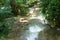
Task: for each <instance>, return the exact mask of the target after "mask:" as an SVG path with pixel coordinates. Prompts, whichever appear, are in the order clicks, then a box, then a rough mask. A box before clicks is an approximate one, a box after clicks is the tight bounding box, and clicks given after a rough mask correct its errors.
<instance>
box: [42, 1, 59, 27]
mask: <svg viewBox="0 0 60 40" xmlns="http://www.w3.org/2000/svg"><path fill="white" fill-rule="evenodd" d="M41 8H42V13H43V14H44V15H45V16H46V19H47V20H48V21H49V23H50V25H52V26H54V27H55V26H58V27H59V26H60V0H42V1H41Z"/></svg>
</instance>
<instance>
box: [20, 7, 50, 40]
mask: <svg viewBox="0 0 60 40" xmlns="http://www.w3.org/2000/svg"><path fill="white" fill-rule="evenodd" d="M29 9H30V13H31V14H32V13H33V11H35V10H34V8H29ZM43 20H44V17H43V16H42V15H41V13H40V12H39V13H37V15H36V16H35V17H34V18H33V19H31V21H30V23H29V25H28V28H27V29H28V30H24V31H23V33H22V34H21V36H20V40H38V35H39V33H40V32H41V31H43V30H44V29H49V27H48V26H46V25H44V24H43Z"/></svg>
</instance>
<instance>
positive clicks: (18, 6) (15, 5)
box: [0, 0, 60, 37]
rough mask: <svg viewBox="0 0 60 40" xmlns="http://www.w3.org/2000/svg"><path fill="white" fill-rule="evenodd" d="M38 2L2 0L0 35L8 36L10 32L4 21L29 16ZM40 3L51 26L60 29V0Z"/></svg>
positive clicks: (43, 0)
mask: <svg viewBox="0 0 60 40" xmlns="http://www.w3.org/2000/svg"><path fill="white" fill-rule="evenodd" d="M37 2H38V1H37V0H0V24H2V25H0V35H1V36H2V35H3V34H5V35H7V34H8V33H9V31H10V29H9V27H8V26H6V22H4V19H6V18H9V17H13V16H17V15H20V16H27V14H28V12H29V8H30V7H33V6H34V5H35V4H36V3H37ZM40 2H41V3H40ZM40 2H39V3H40V8H41V9H42V10H41V11H42V13H43V14H44V16H45V17H46V19H47V20H48V21H49V24H50V25H52V26H54V27H56V26H57V27H60V0H41V1H40ZM1 36H0V37H1Z"/></svg>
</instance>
